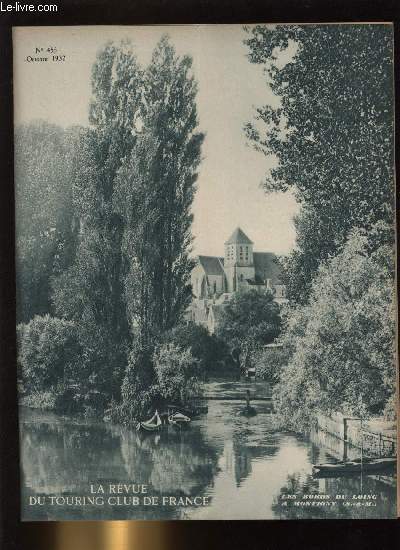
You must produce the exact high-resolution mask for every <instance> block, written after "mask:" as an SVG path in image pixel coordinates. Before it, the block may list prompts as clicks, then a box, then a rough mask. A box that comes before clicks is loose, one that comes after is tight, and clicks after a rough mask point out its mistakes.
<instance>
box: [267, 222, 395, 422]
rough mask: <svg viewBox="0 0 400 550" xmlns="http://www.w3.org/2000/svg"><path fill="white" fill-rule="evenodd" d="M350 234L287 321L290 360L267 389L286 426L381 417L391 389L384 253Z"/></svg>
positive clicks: (389, 290) (391, 336)
mask: <svg viewBox="0 0 400 550" xmlns="http://www.w3.org/2000/svg"><path fill="white" fill-rule="evenodd" d="M368 246H369V245H368V238H367V236H366V235H363V234H362V233H361V232H360V231H354V232H352V233H351V235H350V238H349V240H348V242H347V244H346V245H345V246H344V248H343V250H342V251H341V252H340V253H339V254H338V255H337V256H336V257H335V258H332V259H331V260H330V261H327V262H325V263H324V264H323V265H321V266H320V268H319V272H318V275H317V277H316V279H315V280H314V283H313V287H312V292H311V298H310V302H309V304H308V305H306V306H302V307H299V308H297V309H296V310H295V311H294V312H292V314H291V316H290V317H289V321H288V326H287V329H286V331H285V335H284V337H283V339H282V340H283V342H285V341H287V342H290V352H291V356H290V359H289V361H288V364H287V366H286V367H284V369H283V371H282V374H281V377H280V381H279V384H278V385H277V386H276V388H275V391H274V405H275V408H276V410H277V412H278V413H279V414H280V415H281V416H282V417H283V419H284V421H285V422H286V423H287V425H288V426H289V427H292V428H294V429H304V428H307V427H309V425H310V423H311V422H312V419H313V417H314V415H315V414H316V413H317V412H323V413H326V414H330V413H332V412H343V413H345V414H350V415H359V416H362V417H365V416H366V415H368V414H376V413H382V412H383V411H384V409H385V406H386V405H387V404H388V403H389V406H390V400H391V398H392V396H393V394H394V392H395V377H396V370H395V363H394V342H395V332H394V331H395V310H394V307H395V304H394V289H393V280H392V273H391V269H390V264H391V248H390V247H389V246H385V247H382V248H381V249H379V250H378V251H376V252H375V253H372V254H370V253H369V252H368Z"/></svg>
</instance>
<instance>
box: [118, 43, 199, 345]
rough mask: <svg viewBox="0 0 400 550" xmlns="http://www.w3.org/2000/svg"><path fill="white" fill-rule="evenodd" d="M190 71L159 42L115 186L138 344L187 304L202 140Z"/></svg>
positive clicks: (186, 62) (185, 58) (187, 64)
mask: <svg viewBox="0 0 400 550" xmlns="http://www.w3.org/2000/svg"><path fill="white" fill-rule="evenodd" d="M191 66H192V60H191V58H190V57H188V56H183V57H178V56H177V55H176V53H175V51H174V48H173V47H172V46H171V44H170V43H169V40H168V38H166V37H164V38H162V39H161V41H160V42H159V44H158V45H157V47H156V49H155V51H154V53H153V57H152V61H151V63H150V65H149V67H148V68H147V70H146V71H145V73H144V76H143V78H144V82H145V84H144V87H143V89H144V92H143V95H142V101H141V105H140V111H139V114H138V117H137V121H136V124H137V126H136V127H137V132H136V142H135V145H134V147H133V148H132V152H131V154H130V155H128V156H127V157H126V159H125V162H124V163H123V165H122V167H121V170H120V172H119V176H118V180H117V183H116V193H115V196H114V208H115V210H116V212H118V214H119V215H120V216H121V219H122V220H123V223H124V231H123V237H122V254H123V258H124V262H125V266H126V274H125V277H124V286H125V299H126V304H127V312H128V319H129V322H130V325H131V327H135V329H136V327H137V330H136V332H137V336H138V337H139V338H141V339H142V340H143V342H144V345H147V344H148V343H149V342H151V341H152V340H153V341H154V340H155V338H156V337H157V335H158V334H159V333H160V332H163V331H164V330H168V329H170V328H172V327H173V326H174V325H175V324H176V323H177V322H179V321H180V319H181V318H182V315H183V313H184V311H185V309H186V307H187V305H188V303H189V301H190V298H191V292H190V285H189V279H190V273H191V270H192V267H193V261H192V260H191V259H190V258H189V253H190V250H191V242H192V235H191V223H192V219H193V216H192V214H191V206H192V202H193V198H194V193H195V190H196V187H195V182H196V179H197V173H196V170H197V167H198V165H199V162H200V147H201V143H202V141H203V135H202V134H200V133H197V132H196V127H197V111H196V104H195V98H196V94H197V84H196V82H195V80H194V77H193V75H192V74H191Z"/></svg>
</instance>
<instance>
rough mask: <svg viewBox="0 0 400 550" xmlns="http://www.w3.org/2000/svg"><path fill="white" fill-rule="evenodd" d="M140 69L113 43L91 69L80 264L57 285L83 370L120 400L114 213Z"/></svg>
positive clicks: (80, 180) (120, 310) (120, 318)
mask: <svg viewBox="0 0 400 550" xmlns="http://www.w3.org/2000/svg"><path fill="white" fill-rule="evenodd" d="M141 83H142V71H141V69H140V68H139V66H138V64H137V61H136V58H135V56H134V55H133V53H132V52H131V51H130V49H129V47H128V46H127V45H121V46H120V47H118V46H115V45H113V44H108V45H107V46H106V47H105V48H103V49H102V50H101V51H100V52H99V53H98V55H97V58H96V62H95V63H94V66H93V70H92V94H93V96H92V100H91V104H90V113H89V120H90V123H91V125H92V126H91V128H90V129H87V130H85V131H84V132H82V133H81V135H80V142H79V155H78V158H77V159H76V167H75V173H74V180H73V200H74V207H75V209H76V212H77V215H78V216H79V220H80V233H79V243H78V249H77V254H76V258H75V262H74V264H73V265H72V266H71V267H70V268H69V269H68V270H66V271H65V272H64V273H63V274H62V275H60V277H58V278H57V279H56V280H55V281H54V285H53V301H54V304H55V309H56V311H57V313H58V314H59V315H62V316H63V317H65V318H67V319H72V320H74V321H75V322H76V323H77V324H78V325H79V337H80V342H81V344H82V348H83V349H84V356H83V361H84V364H85V370H86V371H87V372H88V373H89V375H90V374H96V376H97V388H98V389H99V390H100V391H101V392H107V393H108V395H109V397H111V396H113V395H115V396H116V397H119V394H120V384H121V381H122V377H123V372H124V369H125V365H126V360H127V350H128V323H127V318H126V311H125V303H124V299H123V284H122V261H121V239H122V221H121V219H120V217H119V216H118V215H116V213H115V211H114V207H113V193H114V187H115V178H116V174H117V172H118V170H119V168H120V166H121V164H122V161H123V159H124V158H125V157H126V156H128V155H129V153H130V151H131V149H132V147H133V144H134V141H135V135H134V132H132V128H133V125H134V116H135V112H136V110H137V109H138V105H139V102H140V88H141V86H140V85H141Z"/></svg>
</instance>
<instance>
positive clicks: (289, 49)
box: [246, 25, 393, 302]
mask: <svg viewBox="0 0 400 550" xmlns="http://www.w3.org/2000/svg"><path fill="white" fill-rule="evenodd" d="M392 41H393V36H392V30H391V27H390V26H387V25H335V26H332V25H307V26H297V25H278V26H276V27H273V28H272V27H267V26H256V27H253V28H252V29H251V30H250V31H249V36H248V39H247V40H246V43H247V45H248V47H249V59H250V61H251V62H252V63H258V64H262V65H263V66H264V71H265V76H266V79H267V82H268V84H269V86H270V88H271V90H272V91H273V92H274V94H276V96H277V98H279V100H278V106H277V107H271V106H270V105H266V106H262V107H260V108H258V109H257V114H256V120H255V122H254V123H251V124H247V125H246V132H247V136H248V138H249V140H250V142H251V143H252V144H253V145H254V147H255V148H256V149H257V150H259V151H261V152H262V153H263V154H265V155H274V156H276V157H277V159H278V164H277V166H276V167H275V168H274V169H273V170H271V172H270V173H269V174H267V175H266V178H265V182H264V186H265V189H266V190H267V191H286V190H289V189H291V190H294V192H295V195H296V198H297V200H298V201H299V203H300V204H301V207H302V209H301V212H300V215H299V217H298V219H297V231H298V243H297V244H298V250H297V251H296V252H295V253H294V254H293V255H292V256H291V258H289V260H288V263H287V264H286V268H287V269H286V273H287V279H288V280H287V281H286V283H287V285H288V291H289V295H290V297H291V298H292V299H294V300H295V301H298V302H306V301H307V299H308V294H309V290H310V281H311V279H312V277H313V276H314V274H315V273H316V270H317V269H318V265H319V263H320V261H321V260H323V259H326V258H328V257H329V256H330V255H334V254H335V253H336V252H337V250H338V249H339V247H340V246H341V245H342V244H343V243H344V242H345V241H346V239H347V237H348V234H349V231H350V230H351V229H352V228H353V227H355V226H358V227H362V228H365V229H367V230H371V229H372V228H375V235H374V239H373V240H371V242H370V247H371V248H372V249H375V248H377V247H379V246H380V245H381V244H383V243H385V242H392V241H393V231H391V227H392V225H393V61H392V56H393V47H392ZM382 223H383V225H386V228H387V227H390V229H389V230H387V229H386V230H381V227H380V225H379V224H382ZM377 227H378V229H376V228H377Z"/></svg>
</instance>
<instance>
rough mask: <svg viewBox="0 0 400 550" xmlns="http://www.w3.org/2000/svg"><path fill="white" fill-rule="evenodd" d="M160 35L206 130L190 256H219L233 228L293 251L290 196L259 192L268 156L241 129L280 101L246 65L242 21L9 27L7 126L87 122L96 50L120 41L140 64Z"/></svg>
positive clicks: (268, 247) (263, 246)
mask: <svg viewBox="0 0 400 550" xmlns="http://www.w3.org/2000/svg"><path fill="white" fill-rule="evenodd" d="M163 34H168V35H169V36H170V38H171V41H172V43H173V44H174V46H175V47H176V50H177V52H178V53H179V54H181V55H182V54H189V55H191V56H192V57H193V72H194V75H195V78H196V79H197V81H198V86H199V92H198V96H197V106H198V115H199V129H200V130H201V131H203V132H204V133H205V134H206V137H205V141H204V145H203V149H202V157H203V158H202V162H201V165H200V167H199V178H198V182H197V184H198V191H197V193H196V197H195V200H194V203H193V214H194V222H193V228H192V232H193V235H194V237H195V240H194V249H193V253H194V254H207V255H223V251H224V242H225V240H227V238H228V237H229V236H230V234H231V233H232V232H233V230H234V229H235V228H236V227H237V226H239V227H241V228H242V229H243V231H244V232H245V233H246V234H247V235H248V236H249V237H250V239H251V240H252V241H253V242H254V249H255V250H258V251H269V252H275V253H277V254H287V253H288V252H289V251H290V250H291V249H292V248H293V246H294V240H295V230H294V226H293V221H292V220H293V216H294V214H295V213H296V212H297V209H298V206H297V204H296V201H295V200H294V198H293V196H292V195H291V194H290V193H285V194H284V193H273V194H266V193H265V191H264V190H263V189H262V188H261V182H262V180H263V179H264V177H265V174H266V173H268V171H269V170H270V168H271V167H273V166H274V165H275V164H276V159H275V158H274V157H268V158H267V157H265V156H264V155H262V154H261V153H259V152H257V151H255V150H254V149H252V147H251V146H249V145H248V143H247V140H246V137H245V135H244V132H243V125H244V124H245V123H246V122H248V121H251V120H252V119H253V117H254V113H255V107H257V106H261V105H265V104H271V105H277V102H278V101H279V99H278V98H276V96H274V95H273V93H272V92H271V90H270V89H269V88H268V86H267V84H266V81H265V77H264V75H263V72H262V67H260V66H259V65H253V64H251V63H250V62H249V61H248V59H247V57H246V54H247V48H246V46H245V45H244V44H243V39H244V38H245V31H244V30H243V28H242V27H241V26H240V25H192V26H191V25H179V26H178V25H174V26H142V27H135V26H131V27H126V26H125V27H117V26H115V27H100V26H93V27H23V28H22V27H21V28H16V29H14V119H15V124H16V125H17V124H20V123H27V122H29V121H31V120H35V119H44V120H47V121H49V122H52V123H55V124H58V125H60V126H63V127H67V126H70V125H72V124H82V125H87V124H88V104H89V99H90V96H91V88H90V74H91V66H92V64H93V62H94V60H95V57H96V52H97V51H98V50H99V49H100V48H101V47H102V46H103V45H104V44H105V42H107V41H108V40H114V41H117V42H119V41H120V40H122V39H125V38H128V39H130V40H131V42H132V44H133V47H134V50H135V52H136V54H137V56H138V59H139V61H140V62H141V63H143V64H147V63H148V62H149V61H150V58H151V53H152V51H153V49H154V47H155V45H156V43H157V42H158V40H159V39H160V38H161V36H162V35H163ZM36 48H44V51H45V50H46V49H47V48H53V49H54V48H56V49H57V54H60V55H65V61H59V62H53V61H47V62H29V61H27V57H28V56H32V57H35V56H36V57H37V56H39V57H40V56H43V55H48V56H49V54H43V53H37V54H35V50H36ZM50 57H51V54H50Z"/></svg>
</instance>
